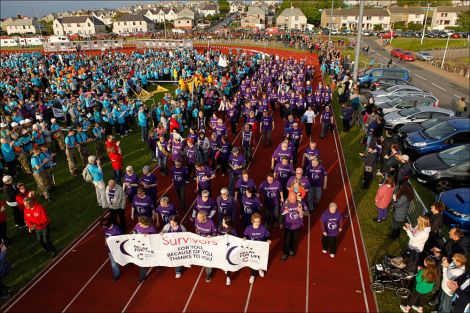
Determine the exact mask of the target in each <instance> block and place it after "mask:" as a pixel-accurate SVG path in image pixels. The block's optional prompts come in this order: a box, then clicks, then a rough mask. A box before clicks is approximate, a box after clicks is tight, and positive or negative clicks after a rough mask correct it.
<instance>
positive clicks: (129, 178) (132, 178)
mask: <svg viewBox="0 0 470 313" xmlns="http://www.w3.org/2000/svg"><path fill="white" fill-rule="evenodd" d="M122 180H123V181H124V182H125V183H128V184H138V183H139V178H138V177H137V175H136V174H135V173H134V174H132V175H129V174H124V177H123V178H122ZM125 192H126V195H128V196H129V195H135V194H136V193H137V187H126V189H125Z"/></svg>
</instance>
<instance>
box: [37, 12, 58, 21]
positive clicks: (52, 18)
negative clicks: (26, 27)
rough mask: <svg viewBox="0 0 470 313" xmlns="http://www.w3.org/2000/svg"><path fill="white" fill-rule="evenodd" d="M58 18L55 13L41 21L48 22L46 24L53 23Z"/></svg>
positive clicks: (47, 15)
mask: <svg viewBox="0 0 470 313" xmlns="http://www.w3.org/2000/svg"><path fill="white" fill-rule="evenodd" d="M57 16H58V15H57V14H55V13H49V14H46V15H44V16H43V17H42V18H41V20H43V21H44V22H46V23H49V22H52V21H53V20H54V19H56V18H57Z"/></svg>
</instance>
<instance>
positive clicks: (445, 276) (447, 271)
mask: <svg viewBox="0 0 470 313" xmlns="http://www.w3.org/2000/svg"><path fill="white" fill-rule="evenodd" d="M450 260H451V262H449V260H448V259H447V258H443V260H442V283H441V297H440V304H439V310H438V312H439V313H447V312H452V297H453V296H454V291H453V290H452V289H450V288H449V286H448V285H447V284H448V283H449V281H454V280H456V279H457V278H459V277H460V276H462V275H464V274H465V264H466V263H467V258H466V257H465V255H463V254H461V253H456V254H454V256H453V257H452V258H451V259H450Z"/></svg>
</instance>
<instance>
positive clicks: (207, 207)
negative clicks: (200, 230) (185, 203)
mask: <svg viewBox="0 0 470 313" xmlns="http://www.w3.org/2000/svg"><path fill="white" fill-rule="evenodd" d="M199 211H205V212H206V213H207V216H208V217H210V218H212V217H213V216H214V214H215V212H217V202H215V200H214V199H212V198H208V199H207V201H203V200H202V197H200V196H199V197H197V199H196V203H195V204H194V208H193V218H196V214H197V212H199Z"/></svg>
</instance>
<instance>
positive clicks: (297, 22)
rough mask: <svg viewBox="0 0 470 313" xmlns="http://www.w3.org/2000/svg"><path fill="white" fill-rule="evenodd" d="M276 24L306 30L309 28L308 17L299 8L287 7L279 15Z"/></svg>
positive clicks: (286, 27) (282, 27)
mask: <svg viewBox="0 0 470 313" xmlns="http://www.w3.org/2000/svg"><path fill="white" fill-rule="evenodd" d="M276 25H277V27H279V28H280V29H288V30H293V29H298V30H305V29H306V28H307V17H306V16H305V14H304V13H303V12H302V10H301V9H299V8H293V7H291V8H287V9H284V11H282V12H281V14H279V16H278V17H277V19H276Z"/></svg>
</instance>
